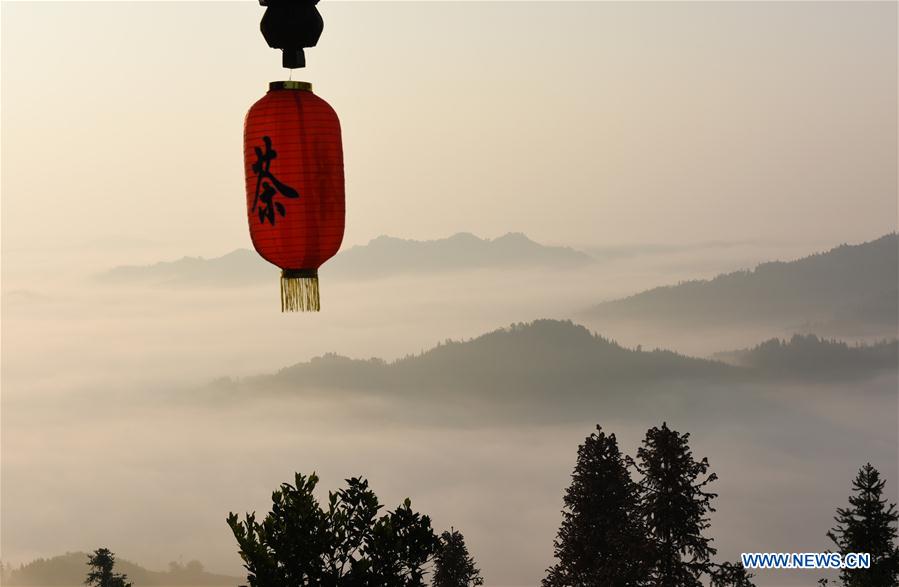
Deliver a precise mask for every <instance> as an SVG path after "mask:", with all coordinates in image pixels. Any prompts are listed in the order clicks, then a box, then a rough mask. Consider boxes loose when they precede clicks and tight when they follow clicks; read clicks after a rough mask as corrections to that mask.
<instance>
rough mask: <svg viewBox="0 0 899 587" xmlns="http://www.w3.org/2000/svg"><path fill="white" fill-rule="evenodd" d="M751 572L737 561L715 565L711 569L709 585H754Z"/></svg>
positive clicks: (733, 586) (729, 586)
mask: <svg viewBox="0 0 899 587" xmlns="http://www.w3.org/2000/svg"><path fill="white" fill-rule="evenodd" d="M752 577H753V575H752V573H750V572H748V571H747V570H746V569H745V568H743V565H742V564H739V563H729V562H728V563H722V564H720V565H715V566H714V568H713V570H712V571H711V582H710V583H709V584H710V585H711V587H755V583H753V582H752Z"/></svg>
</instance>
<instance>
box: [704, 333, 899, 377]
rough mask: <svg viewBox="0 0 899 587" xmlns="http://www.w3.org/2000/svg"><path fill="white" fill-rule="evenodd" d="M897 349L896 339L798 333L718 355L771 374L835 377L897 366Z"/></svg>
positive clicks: (874, 371)
mask: <svg viewBox="0 0 899 587" xmlns="http://www.w3.org/2000/svg"><path fill="white" fill-rule="evenodd" d="M897 353H899V346H897V342H896V340H889V341H882V342H879V343H876V344H872V345H865V344H857V345H853V346H850V345H848V344H846V343H845V342H842V341H838V340H824V339H822V338H819V337H817V336H815V335H814V334H807V335H801V334H796V335H794V336H793V337H792V338H791V339H790V340H789V341H787V340H781V339H778V338H772V339H771V340H767V341H765V342H763V343H761V344H759V345H757V346H755V347H753V348H751V349H742V350H737V351H728V352H721V353H716V354H715V358H716V359H720V360H722V361H725V362H727V363H730V364H733V365H738V366H742V367H748V368H752V369H755V370H759V371H763V372H765V373H767V374H769V375H782V376H791V377H799V378H803V379H827V380H833V379H841V378H854V377H856V376H858V375H865V374H872V373H876V372H878V371H884V370H888V369H896V368H897V362H899V354H897Z"/></svg>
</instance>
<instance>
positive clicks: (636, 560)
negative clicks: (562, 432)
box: [543, 426, 648, 587]
mask: <svg viewBox="0 0 899 587" xmlns="http://www.w3.org/2000/svg"><path fill="white" fill-rule="evenodd" d="M564 503H565V509H564V510H562V525H561V527H560V528H559V533H558V536H557V538H556V540H555V542H554V547H555V557H556V559H558V562H557V563H556V564H555V565H553V566H552V567H550V568H549V569H548V570H547V576H546V578H544V579H543V585H544V587H562V586H566V587H569V586H570V587H579V586H583V587H587V586H595V585H615V586H616V587H618V586H620V587H627V586H632V585H645V584H647V583H646V571H647V570H646V562H645V561H646V560H647V556H648V552H647V546H648V542H647V540H646V538H645V534H646V529H645V527H644V526H643V524H642V521H641V519H640V511H639V488H638V487H637V485H636V484H634V482H633V480H632V479H631V477H630V474H629V473H628V469H627V465H626V462H625V459H624V458H623V457H622V455H621V452H620V451H619V449H618V442H617V440H616V439H615V435H614V434H609V435H606V433H605V432H603V430H602V428H601V427H600V426H597V427H596V432H594V433H593V434H591V435H590V436H588V437H587V438H586V440H585V441H584V444H582V445H581V446H580V447H578V457H577V464H576V465H575V467H574V472H573V473H572V475H571V485H570V486H569V487H568V489H567V491H566V492H565V498H564Z"/></svg>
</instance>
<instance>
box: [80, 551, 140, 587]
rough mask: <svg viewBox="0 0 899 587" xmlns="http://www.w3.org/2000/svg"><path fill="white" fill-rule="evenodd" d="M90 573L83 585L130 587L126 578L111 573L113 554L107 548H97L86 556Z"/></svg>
mask: <svg viewBox="0 0 899 587" xmlns="http://www.w3.org/2000/svg"><path fill="white" fill-rule="evenodd" d="M87 566H88V567H89V568H90V571H89V572H88V574H87V578H86V579H85V580H84V584H85V585H92V586H93V587H131V583H130V582H128V576H127V575H124V574H120V573H115V572H113V568H114V567H115V554H114V553H113V552H112V551H110V550H109V549H108V548H98V549H97V550H95V551H94V552H93V553H91V554H89V555H88V556H87Z"/></svg>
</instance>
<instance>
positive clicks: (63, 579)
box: [3, 552, 242, 587]
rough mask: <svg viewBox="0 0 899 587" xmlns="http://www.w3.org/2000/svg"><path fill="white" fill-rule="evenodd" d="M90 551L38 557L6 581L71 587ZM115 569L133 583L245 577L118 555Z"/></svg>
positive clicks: (230, 581)
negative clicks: (149, 564)
mask: <svg viewBox="0 0 899 587" xmlns="http://www.w3.org/2000/svg"><path fill="white" fill-rule="evenodd" d="M87 556H88V555H87V553H85V552H69V553H66V554H64V555H60V556H55V557H53V558H49V559H43V558H40V559H37V560H34V561H32V562H30V563H28V564H26V565H23V566H22V567H20V568H18V569H14V570H13V571H12V572H10V573H9V574H8V575H7V576H6V577H5V580H4V582H3V584H4V585H23V586H25V585H28V586H34V587H54V586H64V587H72V586H73V585H81V584H83V583H84V577H85V575H86V574H87ZM115 571H116V572H118V573H125V574H126V575H128V580H129V581H132V582H133V583H134V585H137V586H143V585H160V586H163V585H164V586H166V587H175V586H178V585H184V586H185V587H187V586H191V587H200V586H206V585H209V586H218V585H222V586H224V585H229V586H232V585H237V584H239V583H240V582H241V581H242V579H240V578H238V577H231V576H227V575H217V574H214V573H207V572H206V571H204V570H203V568H202V565H200V564H199V563H198V562H196V561H191V562H190V563H187V564H186V565H184V566H181V565H178V564H175V563H172V564H170V570H169V571H166V572H161V571H150V570H147V569H145V568H143V567H141V566H139V565H137V564H135V563H132V562H130V561H127V560H125V559H122V558H118V557H116V562H115Z"/></svg>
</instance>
